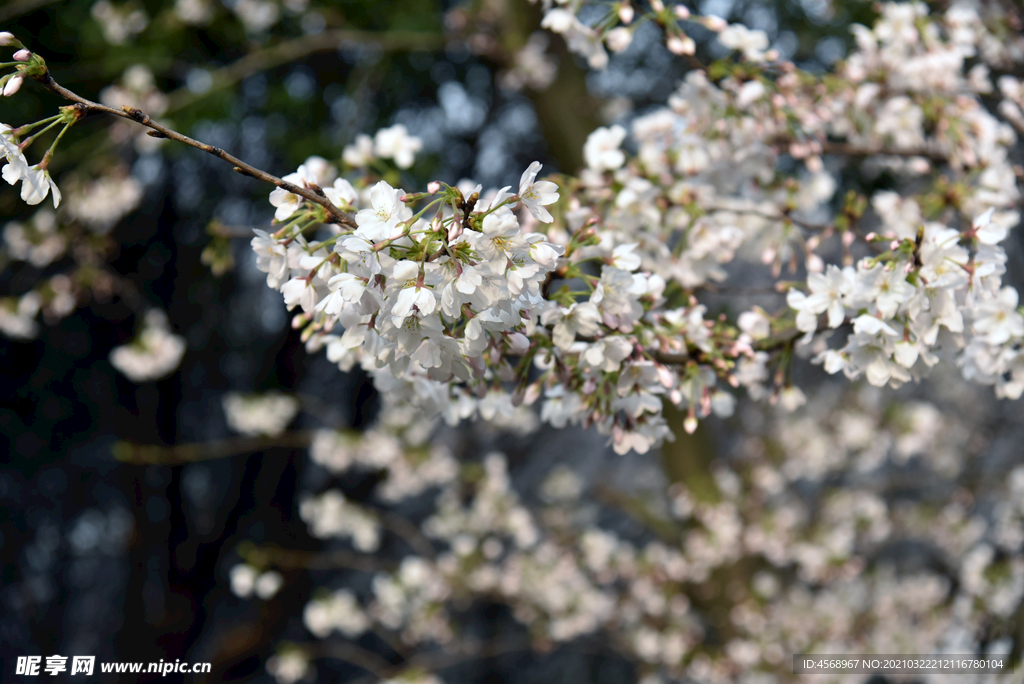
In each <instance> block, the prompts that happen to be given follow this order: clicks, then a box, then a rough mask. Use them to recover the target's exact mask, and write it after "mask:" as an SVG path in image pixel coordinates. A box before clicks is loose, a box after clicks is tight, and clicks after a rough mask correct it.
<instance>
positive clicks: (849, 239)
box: [843, 230, 870, 247]
mask: <svg viewBox="0 0 1024 684" xmlns="http://www.w3.org/2000/svg"><path fill="white" fill-rule="evenodd" d="M856 239H857V236H856V235H854V234H853V231H852V230H848V231H846V232H844V233H843V244H844V245H846V246H847V247H849V246H850V245H852V244H853V241H854V240H856ZM869 240H870V238H869Z"/></svg>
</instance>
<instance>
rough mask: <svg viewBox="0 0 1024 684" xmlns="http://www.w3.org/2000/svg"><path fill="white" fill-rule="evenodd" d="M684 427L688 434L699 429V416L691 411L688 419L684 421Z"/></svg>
mask: <svg viewBox="0 0 1024 684" xmlns="http://www.w3.org/2000/svg"><path fill="white" fill-rule="evenodd" d="M683 429H684V430H686V434H688V435H692V434H693V433H694V432H696V431H697V416H695V415H693V413H690V415H688V416H686V420H684V421H683Z"/></svg>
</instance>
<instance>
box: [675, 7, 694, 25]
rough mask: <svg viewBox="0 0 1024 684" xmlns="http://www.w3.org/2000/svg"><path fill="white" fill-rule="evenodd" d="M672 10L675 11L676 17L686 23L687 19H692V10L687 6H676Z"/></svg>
mask: <svg viewBox="0 0 1024 684" xmlns="http://www.w3.org/2000/svg"><path fill="white" fill-rule="evenodd" d="M672 9H673V10H674V11H675V13H676V16H677V17H679V18H680V19H682V20H683V21H686V20H687V19H689V18H690V10H689V9H687V7H686V5H676V6H675V7H673V8H672Z"/></svg>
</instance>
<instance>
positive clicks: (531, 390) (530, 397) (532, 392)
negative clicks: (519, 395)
mask: <svg viewBox="0 0 1024 684" xmlns="http://www.w3.org/2000/svg"><path fill="white" fill-rule="evenodd" d="M539 398H540V383H539V382H535V383H533V384H532V385H528V386H527V388H526V392H524V393H523V403H524V404H526V405H527V406H530V405H532V404H533V402H535V401H537V399H539Z"/></svg>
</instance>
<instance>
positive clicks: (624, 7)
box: [619, 2, 633, 24]
mask: <svg viewBox="0 0 1024 684" xmlns="http://www.w3.org/2000/svg"><path fill="white" fill-rule="evenodd" d="M619 20H620V21H621V22H622V23H623V24H628V23H629V22H631V21H633V6H632V5H630V4H629V3H628V2H624V3H622V4H621V5H619Z"/></svg>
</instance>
